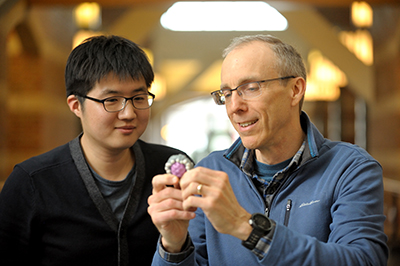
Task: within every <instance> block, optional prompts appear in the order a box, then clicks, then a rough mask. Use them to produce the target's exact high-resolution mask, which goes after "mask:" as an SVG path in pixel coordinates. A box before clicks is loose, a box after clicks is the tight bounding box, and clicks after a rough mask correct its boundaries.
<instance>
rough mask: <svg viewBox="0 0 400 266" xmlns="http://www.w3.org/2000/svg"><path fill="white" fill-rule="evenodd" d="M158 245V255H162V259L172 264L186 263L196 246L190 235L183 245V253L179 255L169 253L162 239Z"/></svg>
mask: <svg viewBox="0 0 400 266" xmlns="http://www.w3.org/2000/svg"><path fill="white" fill-rule="evenodd" d="M158 243H159V248H158V253H159V254H160V256H161V258H163V259H164V260H166V261H168V262H172V263H179V262H182V261H184V260H185V259H186V258H187V257H189V256H190V254H192V252H193V251H194V245H193V242H192V239H191V238H190V236H189V235H188V236H187V238H186V242H185V244H183V248H182V251H181V252H179V253H169V252H167V251H166V250H165V249H164V247H163V245H162V243H161V237H160V239H159V242H158Z"/></svg>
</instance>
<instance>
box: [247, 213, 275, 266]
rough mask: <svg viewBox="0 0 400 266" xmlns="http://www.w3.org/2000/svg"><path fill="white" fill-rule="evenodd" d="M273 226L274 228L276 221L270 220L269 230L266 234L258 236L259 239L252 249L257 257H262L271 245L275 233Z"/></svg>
mask: <svg viewBox="0 0 400 266" xmlns="http://www.w3.org/2000/svg"><path fill="white" fill-rule="evenodd" d="M275 228H276V222H275V221H273V220H271V230H270V231H269V232H268V234H267V235H265V236H263V237H261V238H260V240H259V241H258V242H257V245H256V246H255V247H254V249H253V250H252V252H253V253H254V254H256V255H257V257H258V258H259V259H262V258H264V256H265V255H266V254H267V252H268V250H269V248H270V247H271V243H272V239H273V237H274V233H275Z"/></svg>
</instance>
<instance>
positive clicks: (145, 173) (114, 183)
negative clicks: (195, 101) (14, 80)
mask: <svg viewBox="0 0 400 266" xmlns="http://www.w3.org/2000/svg"><path fill="white" fill-rule="evenodd" d="M153 79H154V73H153V70H152V68H151V65H150V63H149V62H148V59H147V57H146V55H145V53H144V52H143V51H142V50H141V49H140V48H139V47H138V46H137V45H136V44H135V43H133V42H131V41H129V40H126V39H124V38H121V37H117V36H109V37H106V36H99V37H92V38H90V39H87V40H86V41H85V42H83V43H82V44H81V45H79V46H78V47H76V48H75V49H74V50H73V51H72V52H71V54H70V56H69V58H68V62H67V66H66V70H65V82H66V89H67V103H68V105H69V108H70V109H71V111H72V112H73V113H74V114H75V115H76V116H77V117H79V118H80V120H81V124H82V128H83V132H82V134H80V136H78V137H77V138H76V139H74V140H72V141H71V142H69V143H68V144H65V145H63V146H60V147H58V148H56V149H54V150H52V151H49V152H47V153H45V154H42V155H39V156H36V157H33V158H31V159H29V160H27V161H25V162H22V163H20V164H18V165H16V166H15V168H14V170H13V172H12V173H11V175H10V176H9V178H8V179H7V181H6V184H5V185H4V188H3V190H2V192H1V194H0V265H4V266H6V265H69V266H71V265H74V266H75V265H85V266H87V265H107V266H111V265H149V264H150V263H151V259H152V256H153V254H154V251H155V248H156V245H157V239H158V236H159V233H158V231H157V229H156V228H155V226H154V225H153V224H152V221H151V219H150V216H149V215H148V213H147V207H148V204H147V198H148V196H149V195H150V194H151V190H152V184H151V180H152V177H153V176H155V175H157V174H161V173H164V172H165V170H164V164H165V162H166V161H167V160H168V158H169V157H170V156H171V155H172V154H177V153H182V152H181V151H179V150H176V149H173V148H169V147H165V146H161V145H155V144H149V143H145V142H143V141H141V140H139V137H140V136H141V135H142V134H143V132H144V131H145V129H146V127H147V124H148V122H149V118H150V107H151V105H152V104H153V100H154V97H155V96H154V95H153V94H152V93H151V92H149V88H150V86H151V84H152V82H153Z"/></svg>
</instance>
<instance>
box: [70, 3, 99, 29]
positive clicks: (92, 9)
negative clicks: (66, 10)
mask: <svg viewBox="0 0 400 266" xmlns="http://www.w3.org/2000/svg"><path fill="white" fill-rule="evenodd" d="M74 17H75V23H76V25H77V26H78V27H79V28H80V29H90V30H96V29H98V28H99V27H100V26H101V8H100V5H99V4H97V3H88V2H85V3H82V4H79V5H78V6H77V7H76V8H75V9H74Z"/></svg>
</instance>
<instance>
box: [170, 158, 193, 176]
mask: <svg viewBox="0 0 400 266" xmlns="http://www.w3.org/2000/svg"><path fill="white" fill-rule="evenodd" d="M192 168H193V162H192V161H191V160H190V159H189V158H188V157H186V156H185V155H183V154H176V155H172V156H171V157H169V159H168V161H167V162H166V163H165V171H166V172H167V174H173V175H175V176H177V177H179V178H181V177H182V176H183V174H184V173H185V172H186V171H189V170H190V169H192Z"/></svg>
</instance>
